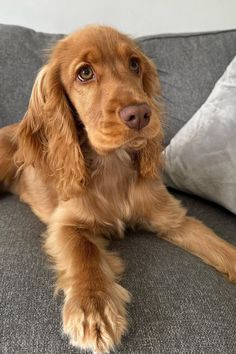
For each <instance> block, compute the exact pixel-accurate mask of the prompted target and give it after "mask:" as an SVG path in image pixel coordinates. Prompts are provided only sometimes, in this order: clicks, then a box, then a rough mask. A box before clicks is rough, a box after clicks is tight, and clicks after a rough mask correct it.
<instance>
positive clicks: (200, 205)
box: [0, 192, 236, 354]
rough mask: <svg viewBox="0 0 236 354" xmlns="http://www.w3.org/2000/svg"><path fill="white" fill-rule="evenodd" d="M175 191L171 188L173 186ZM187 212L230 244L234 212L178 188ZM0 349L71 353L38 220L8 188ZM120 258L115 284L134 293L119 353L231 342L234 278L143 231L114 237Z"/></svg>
mask: <svg viewBox="0 0 236 354" xmlns="http://www.w3.org/2000/svg"><path fill="white" fill-rule="evenodd" d="M175 193H176V192H175ZM176 196H177V197H179V198H181V199H182V200H183V203H184V204H185V206H186V207H188V209H189V213H190V214H191V215H195V216H197V217H199V218H200V219H201V220H203V221H205V222H206V223H207V224H208V225H209V226H211V227H212V228H213V229H214V230H215V231H216V232H217V233H219V235H221V236H222V237H223V238H224V239H226V240H228V241H230V242H232V243H234V244H236V239H235V229H236V218H235V216H233V215H232V214H230V213H229V212H227V211H226V210H224V209H223V208H220V207H217V206H216V205H214V204H212V203H208V202H205V201H203V200H201V199H198V198H196V197H190V196H187V195H184V194H181V193H176ZM0 226H1V237H0V272H1V279H0V289H1V292H0V318H1V327H0V331H1V336H0V352H1V353H3V354H29V353H31V354H46V353H47V354H65V353H68V354H72V353H73V354H75V353H80V351H79V350H78V351H77V350H76V349H74V348H72V347H70V346H69V344H68V341H67V339H66V338H63V335H62V333H61V319H60V312H61V304H62V299H61V298H57V299H53V287H52V284H53V277H52V272H51V271H50V270H49V268H48V262H47V260H46V257H45V255H44V253H43V252H42V250H41V246H40V244H41V240H40V236H39V235H40V233H41V232H42V231H43V230H44V229H45V227H44V226H43V225H42V224H41V223H40V222H39V221H38V219H37V218H36V217H35V216H34V215H33V214H32V212H31V211H30V209H29V208H28V207H27V206H26V205H23V204H21V203H20V202H19V201H18V200H17V198H16V197H14V196H8V195H6V196H4V197H3V196H2V197H1V199H0ZM112 249H115V250H118V251H119V252H120V254H121V256H122V258H123V259H125V261H126V269H127V270H126V274H125V276H124V278H123V280H122V284H123V285H124V286H125V287H126V288H127V289H128V290H130V291H131V293H132V294H133V300H132V303H131V304H130V306H129V319H130V329H129V332H128V334H127V335H126V336H125V337H124V338H123V342H122V345H121V346H120V348H118V349H117V350H116V353H120V354H134V353H135V354H147V353H148V354H157V353H181V354H183V353H186V354H187V353H214V354H215V353H221V354H226V353H227V354H233V353H235V347H236V332H235V328H236V315H235V308H236V286H235V285H234V284H230V283H229V282H228V281H227V280H226V279H224V277H223V276H222V275H221V274H219V273H218V272H216V271H215V270H214V269H213V268H211V267H209V266H207V265H206V264H204V263H202V262H201V261H200V260H199V259H198V258H196V257H194V256H192V255H190V254H189V253H187V252H185V251H183V250H181V249H179V248H177V247H175V246H173V245H171V244H169V243H167V242H165V241H162V240H160V239H158V237H156V236H154V235H151V234H149V233H145V232H141V231H140V232H127V235H126V238H125V239H124V240H122V241H115V242H113V244H112Z"/></svg>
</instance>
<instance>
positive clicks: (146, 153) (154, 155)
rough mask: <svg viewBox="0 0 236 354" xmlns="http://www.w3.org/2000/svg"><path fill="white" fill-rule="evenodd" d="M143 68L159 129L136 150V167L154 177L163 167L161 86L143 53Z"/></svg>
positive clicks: (153, 68)
mask: <svg viewBox="0 0 236 354" xmlns="http://www.w3.org/2000/svg"><path fill="white" fill-rule="evenodd" d="M142 55H143V54H142ZM143 61H144V63H145V70H144V75H143V87H144V91H145V92H146V93H147V95H148V96H149V97H150V98H151V100H152V106H153V109H154V110H155V111H156V112H157V114H158V116H159V123H160V125H159V131H158V134H157V135H156V137H155V138H153V139H150V140H148V142H147V145H146V146H145V147H144V148H143V149H142V150H140V151H139V152H138V154H137V158H138V166H139V167H138V168H139V173H140V175H141V176H142V177H149V178H156V177H157V176H159V172H160V170H161V169H162V167H163V164H164V161H163V157H162V151H163V146H162V141H163V130H162V123H163V122H162V120H163V104H162V102H161V100H160V97H161V88H160V82H159V79H158V75H157V70H156V66H155V64H154V63H153V62H152V61H151V60H150V59H149V58H147V57H146V56H145V55H143Z"/></svg>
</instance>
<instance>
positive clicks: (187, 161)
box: [164, 57, 236, 214]
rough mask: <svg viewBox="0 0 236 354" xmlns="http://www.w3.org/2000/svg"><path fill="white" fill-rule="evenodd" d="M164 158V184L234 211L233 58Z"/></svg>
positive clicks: (235, 131)
mask: <svg viewBox="0 0 236 354" xmlns="http://www.w3.org/2000/svg"><path fill="white" fill-rule="evenodd" d="M165 158H166V166H165V173H164V181H165V182H166V184H167V185H168V186H170V187H174V188H176V189H180V190H182V191H185V192H190V193H193V194H197V195H199V196H201V197H204V198H207V199H210V200H212V201H214V202H217V203H219V204H221V205H223V206H224V207H226V208H227V209H229V210H231V211H232V212H233V213H235V214H236V57H235V58H234V59H233V61H232V62H231V63H230V65H229V66H228V68H227V70H226V71H225V73H224V74H223V76H222V77H221V78H220V79H219V81H218V82H217V83H216V85H215V87H214V89H213V91H212V93H211V94H210V96H209V97H208V99H207V101H206V102H205V103H204V104H203V106H202V107H201V108H200V109H199V110H198V111H197V112H196V113H195V114H194V116H193V117H192V118H191V119H190V120H189V121H188V123H187V124H186V125H185V126H184V127H183V128H182V129H181V130H180V131H179V132H178V133H177V134H176V136H175V137H174V138H173V139H172V140H171V142H170V144H169V145H168V146H167V148H166V150H165Z"/></svg>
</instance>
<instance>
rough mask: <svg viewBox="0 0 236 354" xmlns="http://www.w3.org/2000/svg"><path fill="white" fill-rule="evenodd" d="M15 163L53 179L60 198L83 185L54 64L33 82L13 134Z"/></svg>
mask: <svg viewBox="0 0 236 354" xmlns="http://www.w3.org/2000/svg"><path fill="white" fill-rule="evenodd" d="M17 138H18V141H19V149H18V152H17V153H16V163H17V164H18V165H20V167H23V166H27V165H33V166H35V167H37V168H39V169H40V170H41V172H42V173H43V175H44V176H45V177H46V178H47V177H50V178H53V183H55V186H56V189H57V191H58V192H59V195H60V196H61V197H62V198H63V199H68V198H70V197H71V196H73V195H74V194H75V193H78V191H80V192H81V190H82V189H83V187H84V186H85V181H86V169H85V161H84V158H83V154H82V151H81V148H80V145H79V136H78V131H77V129H76V125H75V122H74V118H73V113H72V110H71V107H70V105H69V102H68V100H67V97H66V94H65V92H64V88H63V85H62V83H61V80H60V68H59V65H58V64H50V63H49V64H47V65H45V66H44V67H43V68H42V69H41V71H40V72H39V74H38V76H37V79H36V81H35V84H34V87H33V90H32V95H31V98H30V103H29V108H28V111H27V112H26V114H25V117H24V118H23V120H22V121H21V123H20V124H19V128H18V131H17Z"/></svg>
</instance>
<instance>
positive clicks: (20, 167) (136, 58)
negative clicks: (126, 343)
mask: <svg viewBox="0 0 236 354" xmlns="http://www.w3.org/2000/svg"><path fill="white" fill-rule="evenodd" d="M81 75H83V77H82V76H81ZM160 95H161V92H160V85H159V81H158V76H157V72H156V68H155V66H154V64H153V63H152V62H151V61H150V59H148V58H147V57H146V56H145V55H144V54H143V53H142V52H141V51H140V49H139V48H138V47H137V45H136V43H134V42H133V41H132V40H131V39H130V38H128V37H127V36H125V35H123V34H121V33H119V32H117V31H116V30H114V29H111V28H107V27H88V28H85V29H84V30H82V31H79V32H75V33H73V34H71V35H69V36H68V37H66V38H64V39H62V40H61V41H59V42H58V43H57V44H56V46H55V48H54V49H53V50H52V53H51V55H50V58H49V60H48V62H47V64H46V65H45V66H44V67H43V68H42V69H41V71H40V72H39V74H38V76H37V79H36V81H35V84H34V87H33V91H32V95H31V98H30V103H29V107H28V111H27V112H26V114H25V117H24V118H23V120H22V121H21V122H20V123H19V124H15V125H11V126H8V127H5V128H2V129H1V130H0V182H1V188H2V189H3V188H4V189H7V190H10V191H11V192H13V193H17V194H18V195H19V196H20V199H21V200H22V201H24V202H26V203H28V204H29V205H30V206H31V208H32V209H33V211H34V212H35V213H36V214H37V215H38V216H39V218H40V219H41V220H42V221H43V222H45V223H46V224H47V225H48V226H47V233H46V236H45V243H44V248H45V250H46V252H47V253H48V254H49V256H50V257H51V259H52V262H53V264H54V267H55V270H56V273H57V289H62V290H63V291H64V295H65V301H64V307H63V327H64V331H65V333H67V334H68V336H69V337H70V340H71V342H72V343H73V344H74V345H75V346H79V347H82V348H91V349H93V350H94V351H96V352H108V351H109V350H111V349H112V348H113V347H114V346H115V345H117V344H118V343H119V342H120V340H121V336H122V334H123V333H124V332H125V331H126V329H127V320H126V303H127V302H128V301H129V300H130V296H129V293H128V292H127V290H125V289H124V288H123V287H122V286H121V285H119V279H120V275H121V274H122V272H123V265H122V261H121V260H120V259H119V257H118V256H117V255H116V254H113V253H111V252H109V251H107V250H106V242H105V241H104V237H105V238H108V237H110V235H114V236H115V237H123V234H124V229H125V226H126V225H131V226H135V225H141V226H143V227H145V228H147V229H149V230H151V231H153V232H155V233H158V235H159V236H161V237H163V238H165V239H166V240H168V241H170V242H172V243H174V244H176V245H178V246H180V247H182V248H184V249H186V250H188V251H190V252H191V253H193V254H194V255H197V256H198V257H201V258H202V259H203V260H204V261H205V262H207V263H208V264H210V265H212V266H213V267H215V268H216V269H217V270H219V271H220V272H223V273H225V274H226V275H227V276H228V277H229V279H230V280H231V281H236V249H235V247H233V246H232V245H230V244H228V243H227V242H225V241H223V240H222V239H220V238H219V237H217V236H216V235H215V234H214V232H213V231H211V230H210V229H208V228H207V227H206V226H204V225H203V224H202V223H201V222H200V221H197V220H195V219H194V218H191V217H188V216H186V210H185V209H184V208H182V206H181V205H180V202H178V201H177V200H176V199H174V198H173V197H172V196H171V195H170V194H169V193H168V191H167V190H166V188H165V187H164V185H163V184H162V181H161V178H160V174H159V173H160V168H161V165H162V159H161V156H162V155H161V152H162V138H163V133H162V111H163V109H162V107H161V103H160V102H161V101H160ZM140 105H145V107H149V109H150V111H151V116H150V117H149V118H150V121H149V122H148V124H147V125H146V126H145V127H143V128H142V129H131V128H130V127H129V126H127V124H126V123H125V122H124V121H123V120H122V119H121V111H122V109H124V108H125V107H130V106H132V107H137V106H140Z"/></svg>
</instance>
